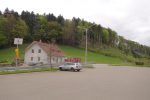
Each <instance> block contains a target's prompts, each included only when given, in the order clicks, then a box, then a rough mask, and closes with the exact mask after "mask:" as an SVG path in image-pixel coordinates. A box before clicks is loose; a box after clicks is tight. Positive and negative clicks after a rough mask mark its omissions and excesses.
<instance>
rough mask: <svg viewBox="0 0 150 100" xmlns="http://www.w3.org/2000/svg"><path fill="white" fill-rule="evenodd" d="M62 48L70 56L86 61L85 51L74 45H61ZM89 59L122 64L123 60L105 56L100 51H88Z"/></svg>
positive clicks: (97, 61)
mask: <svg viewBox="0 0 150 100" xmlns="http://www.w3.org/2000/svg"><path fill="white" fill-rule="evenodd" d="M60 48H61V49H62V50H63V51H64V52H65V54H66V55H67V56H68V57H79V58H81V60H82V62H84V57H85V56H84V55H85V51H84V50H83V49H78V48H74V47H69V46H64V45H60ZM87 61H88V62H92V63H107V64H122V63H124V61H123V60H121V59H119V58H116V57H109V56H104V55H101V54H99V53H94V52H90V51H88V54H87Z"/></svg>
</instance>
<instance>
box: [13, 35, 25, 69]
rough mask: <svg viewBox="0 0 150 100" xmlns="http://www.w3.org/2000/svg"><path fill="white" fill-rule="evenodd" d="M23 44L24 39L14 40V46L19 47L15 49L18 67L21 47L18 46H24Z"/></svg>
mask: <svg viewBox="0 0 150 100" xmlns="http://www.w3.org/2000/svg"><path fill="white" fill-rule="evenodd" d="M22 43H23V39H22V38H15V39H14V44H16V45H17V48H16V49H15V53H16V57H15V60H16V67H17V66H18V61H19V47H18V45H22Z"/></svg>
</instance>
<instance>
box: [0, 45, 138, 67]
mask: <svg viewBox="0 0 150 100" xmlns="http://www.w3.org/2000/svg"><path fill="white" fill-rule="evenodd" d="M27 45H28V44H24V45H22V46H19V48H20V55H21V59H23V58H24V52H25V51H24V50H25V48H26V47H27ZM59 47H60V48H61V49H62V50H63V51H64V53H65V54H66V56H67V57H79V58H81V60H82V62H84V54H85V51H84V49H79V48H74V47H70V46H65V45H59ZM14 50H15V47H12V48H7V49H1V50H0V61H5V60H6V61H8V62H9V63H11V62H13V61H14V57H15V52H14ZM87 60H88V62H89V63H106V64H113V65H134V61H135V60H136V59H135V58H133V57H132V56H127V55H125V54H123V53H122V52H121V51H120V50H118V49H115V48H110V49H105V50H104V49H103V50H99V53H95V52H91V51H88V56H87Z"/></svg>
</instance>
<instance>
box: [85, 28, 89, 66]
mask: <svg viewBox="0 0 150 100" xmlns="http://www.w3.org/2000/svg"><path fill="white" fill-rule="evenodd" d="M87 32H88V29H86V33H85V39H86V40H85V41H86V42H85V64H86V63H87Z"/></svg>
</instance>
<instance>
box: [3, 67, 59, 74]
mask: <svg viewBox="0 0 150 100" xmlns="http://www.w3.org/2000/svg"><path fill="white" fill-rule="evenodd" d="M57 70H58V69H57V68H34V69H30V70H15V71H0V75H6V74H18V73H31V72H45V71H49V72H55V71H57Z"/></svg>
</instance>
